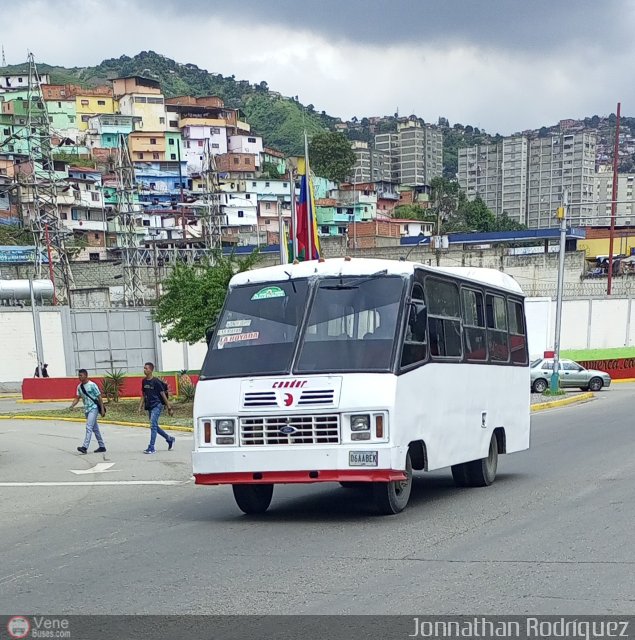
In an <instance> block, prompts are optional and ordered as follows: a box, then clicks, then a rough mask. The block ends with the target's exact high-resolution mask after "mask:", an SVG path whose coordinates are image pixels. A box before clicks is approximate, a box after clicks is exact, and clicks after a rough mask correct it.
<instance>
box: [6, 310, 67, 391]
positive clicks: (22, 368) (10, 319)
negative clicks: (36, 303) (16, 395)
mask: <svg viewBox="0 0 635 640" xmlns="http://www.w3.org/2000/svg"><path fill="white" fill-rule="evenodd" d="M62 316H63V311H62V310H58V309H44V310H43V311H42V312H41V313H40V326H41V328H42V347H43V352H44V362H45V363H47V364H48V365H49V366H48V372H49V375H50V376H64V375H66V361H67V358H68V348H69V347H70V345H68V338H67V339H66V345H65V339H64V330H63V326H62V322H63V321H62ZM0 336H1V340H2V355H1V357H0V390H3V389H6V390H10V391H13V390H15V383H19V382H20V381H21V380H22V379H23V378H30V377H32V376H33V373H34V371H35V367H36V366H37V357H36V351H35V332H34V330H33V316H32V314H31V310H30V309H18V308H12V307H2V308H1V310H0ZM65 347H66V348H65ZM8 383H14V384H13V385H11V384H8Z"/></svg>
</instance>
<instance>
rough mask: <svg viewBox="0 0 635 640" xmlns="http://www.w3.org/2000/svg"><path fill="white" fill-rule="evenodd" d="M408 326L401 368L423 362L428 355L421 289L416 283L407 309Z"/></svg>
mask: <svg viewBox="0 0 635 640" xmlns="http://www.w3.org/2000/svg"><path fill="white" fill-rule="evenodd" d="M407 314H408V324H407V325H406V334H405V336H404V344H403V350H402V352H401V366H402V367H408V366H410V365H413V364H416V363H418V362H423V361H424V360H425V359H426V357H427V355H428V344H427V339H426V324H427V322H426V320H427V317H426V316H427V314H426V306H425V302H424V299H423V287H422V286H421V285H420V284H419V283H418V282H416V283H415V284H414V286H413V288H412V296H411V302H410V303H409V304H408V307H407Z"/></svg>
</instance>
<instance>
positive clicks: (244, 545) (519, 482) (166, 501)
mask: <svg viewBox="0 0 635 640" xmlns="http://www.w3.org/2000/svg"><path fill="white" fill-rule="evenodd" d="M634 403H635V386H632V385H619V386H618V385H616V386H615V388H612V389H611V390H609V391H607V392H604V393H601V394H599V396H598V398H597V399H596V400H594V401H593V402H589V403H586V404H583V405H578V406H572V407H566V408H561V409H556V410H552V411H548V412H545V413H540V414H537V415H535V416H534V417H533V418H532V426H533V433H532V448H531V449H530V450H529V451H527V452H524V453H521V454H514V455H511V456H503V458H502V459H501V461H500V464H499V477H498V479H497V481H496V483H495V484H494V485H493V486H491V487H489V488H485V489H457V488H455V487H454V485H453V483H452V480H451V476H450V474H449V471H448V472H435V473H431V474H420V475H418V476H417V477H416V482H415V486H414V489H413V494H412V498H411V503H410V506H409V507H408V509H407V510H406V511H405V512H403V513H402V514H400V515H398V516H394V517H380V516H375V515H374V514H373V511H372V508H371V507H370V506H369V505H368V503H366V502H365V500H364V497H363V494H360V493H357V492H355V491H351V490H344V489H341V488H339V487H338V486H334V485H323V486H319V485H313V486H287V487H276V490H275V493H274V501H273V504H272V506H271V509H270V511H269V512H268V513H267V514H266V515H265V516H261V517H248V516H244V515H242V514H241V512H240V511H239V510H238V509H237V507H236V506H235V504H234V501H233V497H232V495H231V489H230V488H228V487H197V486H194V485H193V484H192V483H191V468H190V462H189V450H190V448H191V436H190V434H182V433H175V435H176V436H177V438H178V440H177V444H176V447H175V450H174V451H172V452H168V451H167V450H166V448H165V445H164V443H162V444H161V446H160V447H159V448H160V452H159V453H158V454H157V455H155V456H144V455H143V454H142V453H141V451H142V449H144V448H145V446H146V444H147V437H148V433H147V432H146V431H144V430H142V429H131V428H123V427H108V426H106V427H105V428H104V434H105V438H106V444H107V446H108V453H107V454H105V455H101V454H90V455H88V456H79V455H77V454H76V453H75V447H76V446H77V445H78V444H79V443H80V439H81V436H82V430H83V427H82V426H81V425H79V424H78V425H74V424H68V423H52V422H35V421H33V422H28V421H20V422H18V421H14V422H10V421H4V420H2V421H0V540H1V541H2V544H1V545H0V613H5V614H14V613H21V614H28V613H38V612H48V613H59V614H62V613H64V614H73V613H91V614H98V613H112V614H122V613H173V614H177V613H217V614H218V613H227V614H229V613H235V614H266V613H284V614H288V613H312V614H326V613H355V614H368V613H374V614H383V613H393V614H395V613H403V614H413V615H416V614H432V613H448V614H450V613H464V614H468V613H469V614H536V615H538V614H543V615H545V614H601V613H607V614H608V613H619V614H633V613H635V581H634V580H633V570H634V568H635V544H633V541H634V536H633V529H632V526H633V522H635V500H634V499H633V494H634V487H635V461H634V459H633V455H632V453H633V439H634V438H633V433H634V429H635V426H634V424H635V423H634V422H633V406H635V405H634ZM95 446H96V445H94V446H91V449H94V448H95ZM97 463H100V464H102V465H107V464H109V463H114V464H113V465H112V466H111V467H109V468H108V470H106V471H104V472H102V473H88V474H79V475H78V474H75V473H72V471H82V470H87V469H89V468H91V467H93V466H94V465H96V464H97ZM102 468H104V467H102ZM98 482H101V483H103V482H108V483H112V484H96V483H98ZM133 482H134V483H137V484H132V483H133ZM8 483H24V485H20V486H18V485H16V484H8ZM29 483H51V484H49V485H45V486H43V485H42V484H36V485H34V484H29ZM65 483H85V484H65Z"/></svg>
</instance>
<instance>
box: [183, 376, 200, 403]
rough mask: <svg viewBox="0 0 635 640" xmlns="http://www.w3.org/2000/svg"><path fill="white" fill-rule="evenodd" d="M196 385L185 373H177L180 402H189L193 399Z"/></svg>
mask: <svg viewBox="0 0 635 640" xmlns="http://www.w3.org/2000/svg"><path fill="white" fill-rule="evenodd" d="M195 392H196V385H195V384H194V383H193V382H192V379H191V378H190V376H188V375H187V374H185V373H183V374H181V375H179V400H180V401H181V402H191V401H192V400H194V394H195Z"/></svg>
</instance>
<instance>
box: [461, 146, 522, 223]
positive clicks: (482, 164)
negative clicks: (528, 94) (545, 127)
mask: <svg viewBox="0 0 635 640" xmlns="http://www.w3.org/2000/svg"><path fill="white" fill-rule="evenodd" d="M527 144H528V143H527V138H525V137H524V136H513V137H510V138H505V139H504V140H503V141H502V142H499V143H498V144H482V145H477V146H475V147H467V148H465V149H459V169H458V174H457V177H458V180H459V184H460V185H461V188H462V189H464V190H465V192H466V194H467V197H468V199H469V200H474V198H476V196H480V197H481V199H482V200H483V201H484V202H485V204H486V205H487V206H488V208H489V209H491V210H492V212H493V213H494V214H495V215H496V216H500V215H501V214H502V213H503V212H505V213H507V215H508V216H509V217H510V218H512V219H513V220H516V221H517V222H521V223H525V221H526V213H527Z"/></svg>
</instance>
